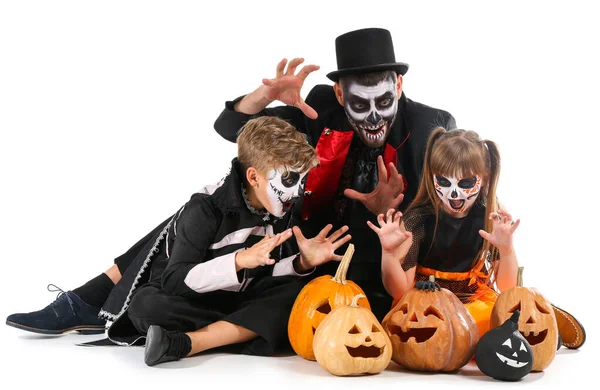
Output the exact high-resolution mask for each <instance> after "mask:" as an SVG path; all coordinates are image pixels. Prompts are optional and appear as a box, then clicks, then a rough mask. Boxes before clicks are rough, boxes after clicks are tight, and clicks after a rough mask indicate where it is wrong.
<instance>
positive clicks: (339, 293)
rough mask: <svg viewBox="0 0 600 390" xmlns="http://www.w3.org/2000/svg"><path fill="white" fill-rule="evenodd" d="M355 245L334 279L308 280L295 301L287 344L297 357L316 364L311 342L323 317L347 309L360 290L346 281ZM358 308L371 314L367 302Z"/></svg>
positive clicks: (323, 277) (289, 322) (361, 302)
mask: <svg viewBox="0 0 600 390" xmlns="http://www.w3.org/2000/svg"><path fill="white" fill-rule="evenodd" d="M353 254H354V245H352V244H350V245H349V246H348V250H347V251H346V253H345V254H344V257H343V258H342V260H341V262H340V265H339V266H338V269H337V272H336V274H335V276H334V277H331V276H330V275H325V276H320V277H318V278H315V279H313V280H311V281H310V282H309V283H308V284H307V285H306V286H304V288H303V289H302V291H300V293H299V294H298V296H297V297H296V301H295V302H294V306H293V307H292V312H291V314H290V319H289V321H288V337H289V340H290V344H291V345H292V348H293V349H294V352H296V353H297V354H298V355H299V356H302V357H303V358H305V359H308V360H316V359H315V354H314V352H313V338H314V334H315V332H316V331H317V328H318V327H319V325H320V324H321V322H322V321H323V320H324V319H325V316H327V314H329V313H330V312H331V310H333V309H335V308H336V307H338V306H341V305H349V304H350V303H351V302H352V298H354V296H356V295H359V294H362V295H363V296H364V294H365V293H364V292H363V290H362V289H361V288H360V287H359V286H358V285H357V284H356V283H354V282H352V281H350V280H346V273H347V272H348V267H349V265H350V260H351V259H352V255H353ZM358 305H359V306H362V307H364V308H366V309H369V310H371V306H370V305H369V301H368V300H367V298H364V297H363V298H361V299H360V300H359V301H358Z"/></svg>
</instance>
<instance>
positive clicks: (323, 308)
mask: <svg viewBox="0 0 600 390" xmlns="http://www.w3.org/2000/svg"><path fill="white" fill-rule="evenodd" d="M317 311H318V312H319V313H323V314H326V315H327V314H329V312H331V305H329V300H326V301H323V302H321V303H320V304H319V306H318V307H317Z"/></svg>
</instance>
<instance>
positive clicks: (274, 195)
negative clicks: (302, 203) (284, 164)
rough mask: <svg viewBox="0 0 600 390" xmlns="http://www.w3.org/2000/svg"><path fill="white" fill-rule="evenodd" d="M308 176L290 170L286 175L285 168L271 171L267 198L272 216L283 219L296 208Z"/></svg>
mask: <svg viewBox="0 0 600 390" xmlns="http://www.w3.org/2000/svg"><path fill="white" fill-rule="evenodd" d="M307 174H308V172H304V173H298V172H296V171H292V170H290V171H289V173H288V174H287V175H285V171H284V170H283V168H281V169H279V170H277V171H276V170H274V169H273V170H271V171H269V175H268V179H269V183H268V186H267V197H268V198H269V206H270V207H269V208H270V209H271V214H273V215H274V216H276V217H283V216H284V215H285V213H287V212H288V211H289V210H290V209H291V208H292V207H293V206H294V203H296V202H297V201H298V200H299V199H300V195H301V194H302V192H303V191H304V184H305V183H306V175H307Z"/></svg>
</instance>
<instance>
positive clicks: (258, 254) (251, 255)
mask: <svg viewBox="0 0 600 390" xmlns="http://www.w3.org/2000/svg"><path fill="white" fill-rule="evenodd" d="M290 237H292V231H291V229H288V230H286V231H285V232H282V233H277V234H276V235H274V236H273V237H271V236H269V235H268V234H267V235H266V236H265V237H264V238H263V239H262V240H260V241H259V242H257V243H256V244H254V245H252V247H250V248H248V249H246V250H243V251H240V252H238V253H236V254H235V268H236V271H239V270H240V269H243V268H256V267H260V266H263V265H272V264H275V260H273V259H271V258H270V257H269V255H270V253H271V251H272V250H273V249H275V248H276V247H278V246H279V245H281V244H283V243H284V242H285V241H287V240H288V239H289V238H290Z"/></svg>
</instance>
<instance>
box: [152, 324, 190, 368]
mask: <svg viewBox="0 0 600 390" xmlns="http://www.w3.org/2000/svg"><path fill="white" fill-rule="evenodd" d="M190 350H191V340H190V338H189V337H188V336H187V335H186V334H185V333H183V332H178V331H167V330H164V329H163V328H161V327H160V326H158V325H150V327H149V328H148V334H147V335H146V349H145V351H144V362H145V363H146V364H147V365H149V366H154V365H156V364H160V363H166V362H172V361H175V360H179V359H181V358H184V357H186V356H187V355H188V353H189V352H190Z"/></svg>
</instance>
